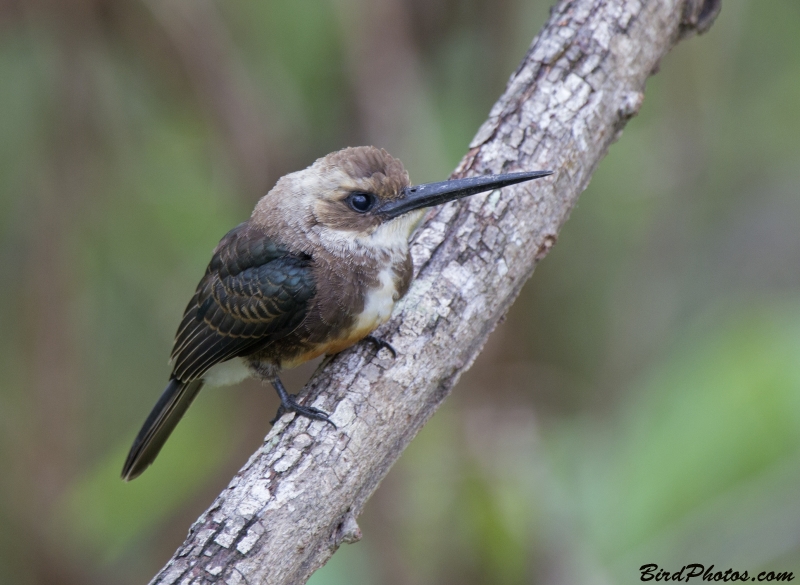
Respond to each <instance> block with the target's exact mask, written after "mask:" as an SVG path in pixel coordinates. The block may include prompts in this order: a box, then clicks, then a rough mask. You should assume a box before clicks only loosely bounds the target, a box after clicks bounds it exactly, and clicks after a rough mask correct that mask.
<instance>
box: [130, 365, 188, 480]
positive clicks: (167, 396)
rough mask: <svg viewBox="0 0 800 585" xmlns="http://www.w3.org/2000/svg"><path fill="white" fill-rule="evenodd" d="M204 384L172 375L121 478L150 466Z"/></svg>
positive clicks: (133, 449) (135, 442) (138, 473)
mask: <svg viewBox="0 0 800 585" xmlns="http://www.w3.org/2000/svg"><path fill="white" fill-rule="evenodd" d="M202 387H203V381H202V380H194V381H192V382H181V381H180V380H176V379H175V378H172V379H171V380H170V381H169V384H167V388H166V390H164V393H163V394H162V395H161V398H159V399H158V402H157V403H156V405H155V406H154V407H153V410H152V411H151V412H150V415H149V416H148V417H147V420H146V421H144V425H143V426H142V430H140V431H139V434H138V435H136V439H134V441H133V445H132V446H131V450H130V452H129V453H128V458H127V459H126V460H125V465H124V466H123V467H122V479H124V480H125V481H130V480H132V479H134V478H135V477H138V476H139V475H140V474H141V473H142V472H143V471H144V470H145V469H147V467H148V466H149V465H150V464H151V463H152V462H153V460H154V459H155V458H156V456H157V455H158V452H159V451H161V447H163V446H164V443H165V442H166V440H167V439H168V438H169V436H170V434H171V433H172V431H173V429H175V425H177V424H178V421H179V420H181V417H182V416H183V413H185V412H186V409H187V408H189V405H190V404H191V403H192V400H194V397H195V396H197V393H198V392H199V391H200V388H202Z"/></svg>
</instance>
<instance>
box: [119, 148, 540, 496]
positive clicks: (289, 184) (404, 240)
mask: <svg viewBox="0 0 800 585" xmlns="http://www.w3.org/2000/svg"><path fill="white" fill-rule="evenodd" d="M550 174H552V171H529V172H515V173H507V174H500V175H480V176H475V177H469V178H463V179H454V180H448V181H442V182H437V183H427V184H422V185H416V186H412V185H411V183H410V181H409V176H408V172H407V171H406V170H405V168H404V167H403V164H402V163H401V162H400V161H399V160H398V159H396V158H394V157H393V156H391V155H390V154H389V153H387V152H386V150H384V149H379V148H376V147H374V146H360V147H349V148H345V149H342V150H339V151H336V152H333V153H331V154H329V155H327V156H325V157H322V158H319V159H318V160H316V161H315V162H314V163H313V164H311V165H310V166H309V167H308V168H306V169H304V170H301V171H298V172H294V173H290V174H288V175H285V176H283V177H281V178H280V179H279V180H278V181H277V182H276V183H275V186H274V187H273V188H272V189H271V190H270V191H269V192H268V193H267V194H266V195H265V196H263V197H262V198H261V199H260V200H259V201H258V203H257V204H256V206H255V209H254V210H253V213H252V215H251V216H250V218H249V219H248V220H247V221H245V222H244V223H241V224H240V225H238V226H237V227H235V228H233V229H232V230H231V231H229V232H228V233H227V234H226V235H225V236H224V237H223V238H222V240H221V241H220V242H219V244H218V245H217V247H216V248H215V249H214V251H213V254H212V257H211V261H210V262H209V264H208V267H207V268H206V271H205V274H204V275H203V278H202V279H201V280H200V283H199V284H198V286H197V289H196V290H195V293H194V296H192V299H191V300H190V301H189V304H188V305H187V307H186V310H185V311H184V314H183V318H182V320H181V322H180V325H179V327H178V331H177V334H176V335H175V341H174V344H173V348H172V353H171V357H170V363H171V364H172V374H171V375H170V378H169V383H168V384H167V387H166V389H165V390H164V392H163V394H162V395H161V397H160V398H159V399H158V401H157V403H156V405H155V406H154V407H153V409H152V411H151V412H150V414H149V416H148V417H147V419H146V420H145V422H144V425H143V426H142V428H141V430H140V431H139V433H138V435H137V436H136V438H135V440H134V442H133V445H132V446H131V449H130V452H129V454H128V456H127V458H126V460H125V464H124V465H123V469H122V479H124V480H125V481H130V480H132V479H134V478H136V477H138V476H139V475H140V474H141V473H142V472H143V471H144V470H145V469H146V468H147V467H148V466H149V465H150V464H151V463H152V462H153V461H154V460H155V458H156V456H157V455H158V453H159V451H160V450H161V448H162V446H163V445H164V443H165V442H166V440H167V439H168V437H169V435H170V434H171V433H172V431H173V430H174V428H175V426H176V425H177V424H178V421H179V420H180V419H181V417H182V416H183V414H184V413H185V412H186V410H187V409H188V408H189V406H190V404H191V403H192V401H193V400H194V398H195V397H196V396H197V393H198V392H199V391H200V389H201V388H202V387H204V386H227V385H231V384H235V383H238V382H240V381H242V380H244V379H246V378H248V377H255V378H257V379H260V380H262V381H266V382H269V383H271V385H272V386H273V387H274V389H275V391H276V392H277V394H278V397H279V398H280V401H281V406H280V408H279V410H278V413H277V415H276V417H275V419H273V421H272V422H273V424H274V422H275V420H277V419H278V418H280V416H282V415H283V414H284V413H285V412H294V413H296V415H298V416H304V417H308V418H310V419H314V420H321V421H325V422H327V423H330V424H331V425H333V426H334V427H335V425H334V423H333V421H331V420H330V418H329V416H328V414H327V413H325V412H324V411H322V410H320V409H317V408H314V407H311V406H305V405H303V404H301V403H299V402H298V401H297V398H296V397H295V396H294V395H290V394H289V393H288V392H287V390H286V388H285V387H284V385H283V383H282V382H281V380H280V377H279V374H280V372H281V370H283V369H286V368H292V367H295V366H297V365H299V364H301V363H303V362H306V361H309V360H312V359H314V358H316V357H318V356H321V355H328V356H330V355H333V354H336V353H338V352H340V351H342V350H344V349H346V348H347V347H350V346H352V345H354V344H355V343H357V342H359V341H361V340H364V339H366V340H368V341H370V342H373V343H376V344H377V345H378V346H379V348H380V347H386V348H387V349H389V350H390V351H391V353H392V354H393V355H395V356H396V352H395V350H394V348H393V347H392V346H391V345H390V344H388V343H386V342H384V341H382V340H379V339H376V338H375V337H373V336H372V335H371V333H372V332H373V331H374V330H375V329H376V328H377V327H378V326H380V325H381V324H383V323H385V322H386V321H387V320H388V319H389V317H390V316H391V314H392V309H393V307H394V304H395V303H396V302H397V301H398V300H399V299H401V298H402V297H403V295H405V294H406V292H407V291H408V288H409V285H410V284H411V280H412V276H413V265H412V260H411V255H410V253H409V238H410V236H411V234H412V233H413V232H414V230H415V229H416V227H417V225H418V224H419V223H420V222H421V220H422V218H423V216H424V214H425V212H426V209H427V208H429V207H432V206H435V205H440V204H442V203H446V202H448V201H453V200H456V199H461V198H464V197H468V196H470V195H474V194H476V193H481V192H485V191H492V190H495V189H500V188H502V187H505V186H508V185H514V184H516V183H521V182H523V181H529V180H532V179H537V178H540V177H545V176H547V175H550Z"/></svg>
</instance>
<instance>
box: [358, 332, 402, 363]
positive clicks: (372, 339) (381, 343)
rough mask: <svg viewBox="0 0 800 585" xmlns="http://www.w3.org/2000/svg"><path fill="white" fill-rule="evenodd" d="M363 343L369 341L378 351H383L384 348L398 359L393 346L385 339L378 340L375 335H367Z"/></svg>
mask: <svg viewBox="0 0 800 585" xmlns="http://www.w3.org/2000/svg"><path fill="white" fill-rule="evenodd" d="M363 341H368V342H369V343H371V344H372V345H374V346H375V347H376V348H377V350H378V351H380V350H382V349H384V348H385V349H388V350H389V351H390V352H392V357H393V358H397V351H396V350H395V349H394V348H393V347H392V344H391V343H389V342H388V341H384V340H383V339H378V338H377V337H375V336H374V335H367V336H366V337H365V338H364V339H363Z"/></svg>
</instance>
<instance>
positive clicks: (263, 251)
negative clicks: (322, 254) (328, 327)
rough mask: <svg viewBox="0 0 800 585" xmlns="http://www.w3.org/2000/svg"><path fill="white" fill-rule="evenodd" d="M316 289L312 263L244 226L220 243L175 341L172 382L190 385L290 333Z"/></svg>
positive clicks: (304, 313) (247, 225)
mask: <svg viewBox="0 0 800 585" xmlns="http://www.w3.org/2000/svg"><path fill="white" fill-rule="evenodd" d="M314 291H315V283H314V278H313V274H312V269H311V258H310V257H309V256H305V255H297V254H292V253H290V252H289V251H288V250H286V249H285V248H283V247H281V246H279V245H278V244H276V243H275V242H273V241H272V240H271V239H269V238H268V237H267V236H266V235H264V233H263V232H262V231H261V230H259V229H258V228H254V227H252V226H251V225H250V224H248V223H243V224H241V225H239V226H237V227H236V228H234V229H232V230H231V231H230V232H228V234H226V235H225V237H223V238H222V240H221V241H220V243H219V245H218V246H217V248H216V249H215V250H214V256H213V257H212V259H211V262H210V263H209V265H208V268H207V269H206V273H205V275H204V276H203V279H202V280H201V281H200V284H198V286H197V290H196V292H195V294H194V297H192V300H191V301H190V302H189V305H188V306H187V307H186V311H185V312H184V314H183V320H182V321H181V325H180V327H179V328H178V333H177V334H176V336H175V344H174V346H173V349H172V356H171V359H172V360H173V363H174V368H173V373H172V377H173V378H177V379H178V380H181V381H182V382H189V381H191V380H196V379H198V378H200V377H202V376H203V374H205V373H206V372H207V371H208V370H209V368H211V367H212V366H214V365H215V364H218V363H220V362H224V361H226V360H229V359H231V358H233V357H237V356H242V355H247V354H250V353H253V352H255V351H258V350H259V349H260V348H261V347H264V346H265V345H267V344H269V343H271V342H273V341H275V340H277V339H280V338H281V337H284V336H286V335H288V334H289V333H291V332H292V331H294V330H295V329H296V328H297V326H298V325H300V323H301V322H302V321H303V319H304V318H305V315H306V310H307V307H308V302H309V300H310V299H311V298H312V297H313V296H314Z"/></svg>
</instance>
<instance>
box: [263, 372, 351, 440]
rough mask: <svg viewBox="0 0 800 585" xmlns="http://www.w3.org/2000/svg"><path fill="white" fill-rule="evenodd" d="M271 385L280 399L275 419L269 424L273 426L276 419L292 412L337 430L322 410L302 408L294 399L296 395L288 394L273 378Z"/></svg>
mask: <svg viewBox="0 0 800 585" xmlns="http://www.w3.org/2000/svg"><path fill="white" fill-rule="evenodd" d="M272 385H273V386H274V387H275V390H276V391H277V392H278V397H279V398H280V399H281V405H280V406H279V407H278V412H277V413H276V414H275V418H273V419H272V420H271V421H270V424H272V425H274V424H275V423H276V422H277V421H278V419H279V418H281V417H282V416H283V415H284V414H286V413H287V412H294V413H296V414H297V415H298V416H304V417H306V418H310V419H314V420H321V421H323V422H326V423H328V424H329V425H331V426H332V427H333V428H334V429H335V428H337V427H336V424H334V422H333V421H332V420H331V419H330V416H329V415H328V413H327V412H325V411H324V410H320V409H319V408H314V407H313V406H303V405H302V404H300V403H298V402H297V400H296V399H295V396H296V395H295V394H289V393H288V392H287V391H286V388H284V387H283V384H282V383H281V381H280V380H279V379H278V378H275V380H274V381H273V382H272Z"/></svg>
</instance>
